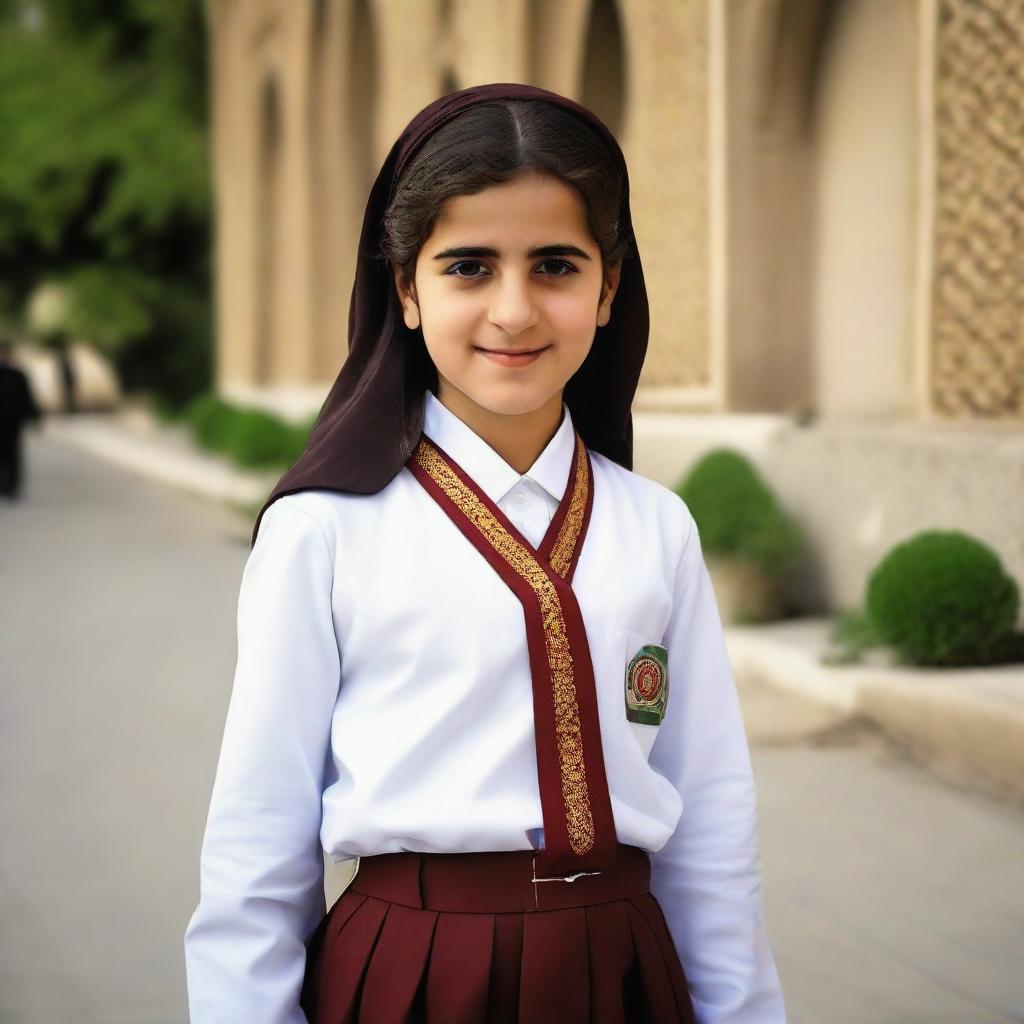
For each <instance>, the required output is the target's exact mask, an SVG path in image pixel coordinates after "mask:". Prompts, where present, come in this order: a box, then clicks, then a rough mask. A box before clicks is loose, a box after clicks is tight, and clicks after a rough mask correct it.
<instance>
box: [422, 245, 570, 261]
mask: <svg viewBox="0 0 1024 1024" xmlns="http://www.w3.org/2000/svg"><path fill="white" fill-rule="evenodd" d="M526 255H527V256H531V257H532V256H578V257H579V258H580V259H584V260H589V259H590V257H589V256H588V255H587V254H586V253H585V252H584V251H583V250H582V249H581V248H579V246H576V245H569V244H568V243H559V244H557V245H538V246H535V247H534V248H533V249H530V251H529V252H527V254H526ZM478 256H493V257H495V258H498V259H500V258H501V253H500V252H499V251H498V250H497V249H490V248H488V247H486V246H478V245H463V246H457V247H455V248H453V249H445V250H444V251H443V252H439V253H437V254H436V255H435V256H434V259H435V260H450V259H454V258H456V257H457V258H460V259H470V258H473V257H478Z"/></svg>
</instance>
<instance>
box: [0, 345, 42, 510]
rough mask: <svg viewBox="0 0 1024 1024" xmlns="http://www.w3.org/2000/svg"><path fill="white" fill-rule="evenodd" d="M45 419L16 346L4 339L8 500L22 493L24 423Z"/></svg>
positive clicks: (1, 475)
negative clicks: (17, 362) (16, 355)
mask: <svg viewBox="0 0 1024 1024" xmlns="http://www.w3.org/2000/svg"><path fill="white" fill-rule="evenodd" d="M41 416H42V413H41V412H40V409H39V406H38V405H37V404H36V400H35V398H34V397H33V395H32V388H31V386H30V385H29V382H28V377H27V376H26V374H25V372H24V370H22V369H21V368H20V367H18V366H16V365H15V362H14V348H13V346H12V345H11V343H10V342H9V341H2V340H0V495H2V496H3V497H5V498H8V499H13V498H17V497H18V496H19V494H20V493H21V479H22V456H21V427H22V424H23V423H24V422H25V421H26V420H35V421H36V422H38V421H39V420H40V418H41Z"/></svg>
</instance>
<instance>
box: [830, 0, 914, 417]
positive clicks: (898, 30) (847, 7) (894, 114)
mask: <svg viewBox="0 0 1024 1024" xmlns="http://www.w3.org/2000/svg"><path fill="white" fill-rule="evenodd" d="M912 27H913V26H912V24H910V23H909V19H908V18H906V17H905V16H904V12H903V11H901V9H900V7H899V5H897V4H892V3H878V2H877V0H855V2H847V3H845V4H842V5H840V7H839V11H838V16H837V17H836V19H835V22H834V24H833V25H832V29H831V33H830V37H829V39H828V40H827V42H826V45H825V54H824V60H823V62H822V67H821V71H820V73H819V78H818V85H817V97H816V104H815V115H814V116H815V126H816V130H815V131H814V133H813V136H814V163H815V189H814V198H813V216H812V221H813V228H812V233H811V234H812V251H813V253H814V296H813V309H812V313H811V316H812V319H811V330H812V332H813V333H812V337H813V339H814V344H813V348H814V352H815V360H814V365H813V369H812V372H813V391H814V393H815V394H816V396H817V408H818V410H819V412H820V413H821V414H822V415H824V416H827V417H830V418H832V417H836V416H871V417H875V416H902V415H907V414H909V413H910V412H912V409H913V376H912V368H911V365H910V356H911V346H910V338H911V326H912V325H911V321H910V300H911V296H912V294H913V262H912V256H913V253H912V247H911V243H912V219H911V213H912V210H913V204H912V195H913V170H914V169H913V162H912V161H913V140H914V130H913V123H914V106H913V85H914V81H913V73H912V68H911V64H910V60H909V56H910V46H909V41H908V35H909V31H910V30H911V29H912Z"/></svg>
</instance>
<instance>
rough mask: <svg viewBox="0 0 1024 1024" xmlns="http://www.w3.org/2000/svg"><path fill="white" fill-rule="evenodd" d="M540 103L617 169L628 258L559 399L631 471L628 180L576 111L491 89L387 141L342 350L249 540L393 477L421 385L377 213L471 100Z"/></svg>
mask: <svg viewBox="0 0 1024 1024" xmlns="http://www.w3.org/2000/svg"><path fill="white" fill-rule="evenodd" d="M499 99H522V100H530V99H536V100H545V101H547V102H548V103H552V104H555V105H557V106H559V107H562V108H564V109H565V110H568V111H569V112H570V113H573V114H575V115H576V116H577V117H579V118H581V119H582V120H584V121H585V122H586V123H587V124H588V125H589V126H590V127H591V128H592V129H593V130H594V131H596V132H597V133H598V134H599V135H600V136H601V137H602V138H603V139H604V140H605V142H607V144H608V146H609V147H610V148H611V150H612V152H613V153H614V154H615V156H616V157H617V159H618V160H619V161H620V162H621V166H622V175H623V196H622V209H621V212H620V224H621V227H622V230H623V234H624V237H625V238H627V239H629V241H630V243H631V252H630V254H629V255H628V256H627V257H626V258H625V259H624V260H623V263H622V273H621V276H620V279H619V288H618V291H617V292H616V295H615V301H614V303H613V306H612V315H611V320H610V321H609V322H608V324H606V325H605V326H604V327H599V328H597V332H596V334H595V337H594V343H593V345H592V347H591V349H590V352H589V353H588V355H587V358H586V359H585V360H584V362H583V364H582V365H581V366H580V368H579V369H578V370H577V371H576V373H575V374H574V375H573V377H572V379H571V380H569V382H568V383H567V384H566V388H565V396H564V397H565V401H566V404H567V405H568V406H569V410H570V412H571V413H572V418H573V424H574V426H575V427H576V429H577V430H579V432H580V435H581V436H582V437H583V440H584V442H585V443H586V445H587V447H588V448H590V449H592V450H594V451H598V452H600V453H601V454H602V455H605V456H607V457H608V458H610V459H613V460H614V461H615V462H618V463H620V464H621V465H623V466H625V467H626V468H627V469H632V466H633V418H632V414H631V412H630V409H631V406H632V403H633V395H634V393H635V392H636V386H637V382H638V380H639V379H640V368H641V366H642V365H643V361H644V355H645V353H646V351H647V331H648V312H647V290H646V288H645V287H644V274H643V268H642V267H641V265H640V257H639V254H638V253H637V251H636V244H635V240H634V238H633V224H632V220H631V219H630V215H629V178H628V175H627V173H626V162H625V159H624V157H623V156H622V151H621V149H620V148H619V145H618V143H617V142H616V140H615V137H614V136H613V135H612V133H611V132H610V131H609V130H608V128H607V127H606V126H605V125H604V124H603V123H602V122H601V121H600V120H599V119H598V118H597V117H596V116H595V115H594V114H593V113H591V112H590V111H589V110H587V108H586V107H583V106H580V104H578V103H575V102H573V101H572V100H570V99H567V98H566V97H565V96H560V95H558V93H553V92H548V91H547V90H546V89H539V88H536V87H534V86H530V85H519V84H515V83H500V84H493V85H480V86H474V87H473V88H470V89H462V90H460V91H459V92H453V93H449V94H448V95H447V96H442V97H441V98H440V99H438V100H435V101H434V102H433V103H431V104H430V105H429V106H426V107H424V108H423V110H421V111H420V112H419V113H418V114H417V115H416V116H415V117H414V118H413V119H412V121H410V122H409V124H408V126H407V127H406V129H405V131H403V132H402V134H401V135H400V136H399V137H398V139H397V141H396V142H395V144H394V145H393V146H392V147H391V151H390V152H389V153H388V155H387V159H385V161H384V166H383V167H381V169H380V173H379V174H378V175H377V180H376V181H374V183H373V188H372V189H371V190H370V197H369V200H368V201H367V204H366V213H365V215H364V217H363V228H362V232H361V233H360V236H359V252H358V259H357V263H356V274H355V283H354V284H353V286H352V301H351V304H350V306H349V318H348V335H349V353H348V358H347V359H346V360H345V363H344V365H343V366H342V368H341V371H340V373H339V374H338V376H337V378H336V379H335V381H334V385H333V386H332V387H331V390H330V392H329V393H328V395H327V398H326V400H325V401H324V404H323V406H322V408H321V409H320V414H319V415H318V416H317V419H316V422H315V423H314V424H313V429H312V431H311V433H310V436H309V442H308V443H307V445H306V449H305V451H303V453H302V455H301V456H299V458H298V460H297V461H296V462H295V464H294V465H293V466H292V467H291V468H290V469H289V470H288V471H287V472H286V473H285V474H284V476H282V477H281V479H280V480H278V482H277V484H276V485H275V486H274V489H273V491H272V492H271V494H270V497H269V498H268V499H267V500H266V502H265V503H264V505H263V507H262V508H261V509H260V512H259V515H258V516H257V517H256V523H255V525H254V526H253V531H252V543H253V544H255V543H256V535H257V533H258V532H259V528H260V520H261V519H262V518H263V513H264V512H266V510H267V508H268V507H269V506H270V504H271V503H272V502H274V501H276V500H277V499H278V498H280V497H282V496H283V495H285V494H294V493H295V492H296V491H303V490H309V489H311V488H326V489H328V490H334V491H346V492H350V493H354V494H374V493H375V492H377V491H379V490H381V489H382V488H383V487H384V486H386V485H387V484H388V483H389V481H391V480H392V478H393V477H394V476H395V475H396V474H397V473H398V472H399V470H401V468H402V466H404V465H405V463H406V462H407V461H408V459H409V457H410V455H411V454H412V451H413V449H414V448H415V447H416V444H417V442H418V441H419V439H420V435H421V433H422V430H423V404H424V401H423V400H424V390H425V389H424V388H421V387H420V386H418V385H416V386H413V385H412V380H413V378H414V375H413V374H412V373H411V365H412V359H413V356H412V353H413V351H414V347H413V346H412V345H411V344H410V338H409V335H410V334H411V333H412V332H410V330H409V328H407V327H406V326H405V323H404V321H403V320H402V317H401V307H400V306H399V304H398V303H397V301H393V298H392V295H391V293H392V291H393V290H394V287H395V286H394V278H393V275H392V271H391V268H390V266H389V265H388V263H387V262H386V261H384V260H382V259H381V258H380V251H381V250H380V244H381V237H382V232H383V224H384V213H385V211H386V209H387V206H388V203H389V201H390V199H391V194H392V192H393V190H394V187H395V184H396V182H397V181H398V179H399V177H400V175H401V173H402V170H403V169H404V168H405V166H406V165H407V164H408V162H409V160H410V158H411V157H412V156H413V155H414V154H415V153H416V151H417V150H418V149H419V148H420V146H421V145H422V144H423V142H424V141H425V140H426V139H427V138H428V137H429V136H430V135H431V134H432V133H433V132H435V131H436V130H437V129H438V128H439V127H440V126H441V125H442V124H444V123H445V122H446V121H448V120H449V119H451V118H452V117H454V116H455V115H456V114H458V113H460V112H461V111H463V110H465V109H466V108H467V107H469V106H471V105H473V104H474V103H483V102H486V101H488V100H499Z"/></svg>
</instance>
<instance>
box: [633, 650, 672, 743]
mask: <svg viewBox="0 0 1024 1024" xmlns="http://www.w3.org/2000/svg"><path fill="white" fill-rule="evenodd" d="M667 704H668V650H667V649H666V648H664V647H662V646H660V645H659V644H645V645H644V646H643V647H641V648H640V650H638V651H637V652H636V654H634V655H633V657H632V658H630V661H629V664H628V665H627V666H626V718H627V719H629V721H631V722H640V723H642V724H644V725H661V720H662V719H663V718H664V717H665V706H666V705H667Z"/></svg>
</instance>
